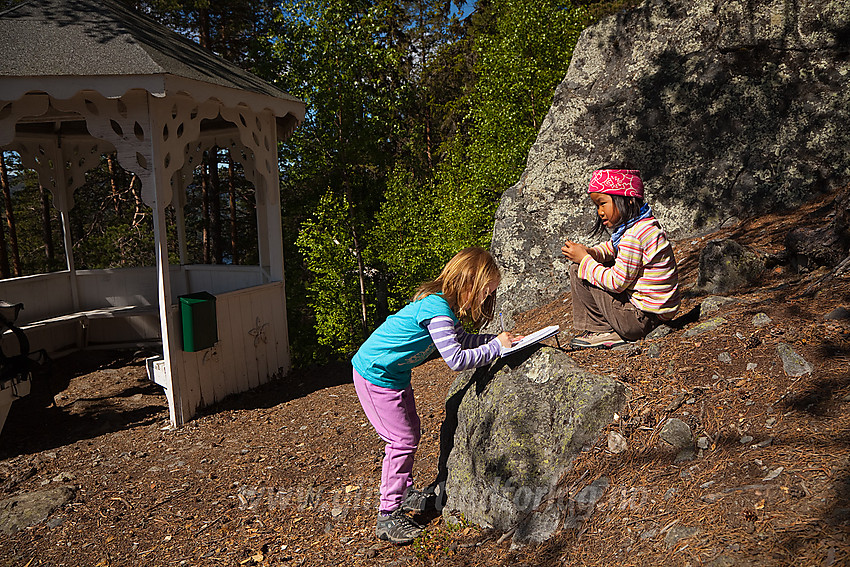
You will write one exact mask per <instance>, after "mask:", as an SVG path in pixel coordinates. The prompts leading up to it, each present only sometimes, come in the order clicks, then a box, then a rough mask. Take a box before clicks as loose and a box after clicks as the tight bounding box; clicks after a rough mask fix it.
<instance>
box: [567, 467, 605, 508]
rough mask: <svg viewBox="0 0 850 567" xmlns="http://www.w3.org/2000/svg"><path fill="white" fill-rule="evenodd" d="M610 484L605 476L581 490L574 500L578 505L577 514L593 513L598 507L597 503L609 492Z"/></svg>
mask: <svg viewBox="0 0 850 567" xmlns="http://www.w3.org/2000/svg"><path fill="white" fill-rule="evenodd" d="M610 484H611V481H610V480H609V479H608V477H604V476H603V477H600V478H598V479H596V480H594V481H593V482H591V483H590V484H588V485H587V486H585V487H584V488H582V489H581V490H579V492H578V494H576V497H575V498H574V499H573V501H574V502H575V504H576V512H577V513H579V514H585V513H587V512H590V511H592V510H593V508H594V507H596V503H597V502H599V499H600V498H602V495H603V494H605V491H606V490H608V486H609V485H610Z"/></svg>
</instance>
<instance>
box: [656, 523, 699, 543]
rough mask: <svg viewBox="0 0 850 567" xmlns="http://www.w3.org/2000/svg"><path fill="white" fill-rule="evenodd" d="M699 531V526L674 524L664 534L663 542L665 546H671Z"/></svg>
mask: <svg viewBox="0 0 850 567" xmlns="http://www.w3.org/2000/svg"><path fill="white" fill-rule="evenodd" d="M698 533H699V528H692V527H690V526H683V525H676V526H673V527H672V528H670V530H669V531H668V532H667V535H665V536H664V544H665V545H666V546H667V548H668V549H669V548H671V547H673V546H674V545H676V544H677V543H679V542H680V541H682V540H683V539H686V538H689V537H693V536H695V535H697V534H698Z"/></svg>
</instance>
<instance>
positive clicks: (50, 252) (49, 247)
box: [38, 183, 56, 272]
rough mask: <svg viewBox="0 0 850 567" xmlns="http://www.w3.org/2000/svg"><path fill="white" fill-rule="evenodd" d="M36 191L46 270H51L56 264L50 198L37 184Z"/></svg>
mask: <svg viewBox="0 0 850 567" xmlns="http://www.w3.org/2000/svg"><path fill="white" fill-rule="evenodd" d="M38 193H39V196H40V197H41V234H42V236H43V239H44V252H45V255H46V256H47V271H48V272H52V271H53V268H54V267H55V266H56V251H55V249H54V247H53V222H52V217H51V215H50V199H48V198H47V190H46V189H45V188H44V186H42V184H41V183H39V184H38Z"/></svg>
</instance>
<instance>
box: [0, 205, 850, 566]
mask: <svg viewBox="0 0 850 567" xmlns="http://www.w3.org/2000/svg"><path fill="white" fill-rule="evenodd" d="M829 198H830V197H825V198H824V199H823V200H821V201H820V202H818V203H812V204H811V205H810V206H807V207H805V208H802V209H801V210H799V211H795V212H793V213H790V214H787V215H774V216H770V217H764V218H759V219H753V220H751V221H747V222H744V223H742V224H741V225H740V226H738V227H735V228H734V229H730V230H729V231H725V232H723V233H716V234H712V235H706V236H704V237H702V238H699V239H693V240H689V241H686V242H678V243H677V244H676V253H677V257H678V258H679V261H680V264H681V267H682V271H683V276H684V279H685V282H686V284H692V283H693V282H694V281H695V279H696V269H697V259H698V254H699V250H700V249H701V246H702V244H703V243H704V242H705V241H707V240H708V239H711V238H715V237H718V236H733V237H734V238H736V239H737V240H739V241H740V242H742V243H745V244H751V245H753V246H755V247H757V248H758V249H759V250H760V251H762V252H778V251H779V250H781V249H782V239H783V237H784V234H785V233H786V232H787V231H788V230H789V229H790V228H791V227H794V226H801V225H806V224H811V225H818V224H819V223H821V222H823V219H822V218H821V217H820V213H819V212H818V211H820V210H822V209H819V207H820V206H822V205H823V204H824V203H825V202H828V199H829ZM821 275H823V273H813V274H808V275H806V276H800V275H795V274H790V273H787V272H786V271H785V270H784V269H782V268H777V269H775V270H773V271H771V272H770V273H769V274H767V275H766V276H765V277H764V278H763V280H762V281H761V282H760V283H759V285H758V286H757V287H754V288H751V289H744V290H739V291H738V292H736V293H735V294H733V295H731V296H730V297H731V298H733V299H734V300H735V302H734V303H729V304H726V305H723V306H721V307H720V308H719V310H717V311H715V312H714V313H711V314H710V315H707V316H706V315H704V316H703V318H702V321H705V320H707V319H709V318H711V317H717V316H721V317H722V318H723V319H725V321H726V323H725V324H723V325H722V326H720V327H719V328H717V329H715V330H711V331H708V332H705V333H703V334H699V335H694V336H689V337H687V336H685V335H686V332H687V330H688V329H689V328H692V327H693V326H691V327H688V328H686V329H684V330H679V331H675V332H673V333H671V334H669V335H667V336H665V337H661V338H658V339H654V340H652V341H644V342H642V343H639V344H637V345H631V346H629V347H627V348H623V349H620V350H614V351H593V352H575V353H573V354H574V358H575V359H576V361H577V362H578V363H580V364H582V365H586V366H588V367H591V368H593V369H594V370H596V371H598V372H600V373H604V374H610V375H613V376H616V377H617V378H618V379H620V380H622V381H623V382H625V383H626V384H627V385H628V387H629V389H630V402H629V407H628V411H626V412H624V415H623V416H620V418H619V420H618V421H616V422H614V423H612V424H611V426H610V430H611V431H616V432H618V433H620V434H622V435H623V436H624V438H625V439H626V440H627V441H628V444H629V448H628V450H627V451H625V452H623V453H619V454H613V453H611V452H610V451H608V450H607V432H606V435H603V436H602V438H601V439H600V440H599V442H598V443H597V444H596V446H594V447H593V448H590V449H589V450H588V451H586V452H585V453H583V454H582V455H581V456H580V457H579V458H578V459H577V461H576V463H575V466H574V468H573V470H572V471H571V472H570V473H569V475H568V476H567V477H566V478H565V479H563V486H564V487H565V488H566V489H569V494H570V495H575V494H576V492H578V491H579V490H580V489H581V488H583V487H584V486H586V485H588V484H589V483H590V482H592V481H594V480H596V479H599V478H601V477H606V478H607V479H608V480H609V488H608V490H607V491H606V493H605V494H604V495H603V497H602V499H601V500H600V501H599V503H598V506H597V507H596V510H595V511H594V512H593V513H592V514H590V515H589V517H587V518H583V519H581V520H580V521H578V522H577V523H576V527H575V528H571V529H568V530H564V531H562V532H561V533H560V534H559V535H558V536H557V537H555V538H554V539H552V540H551V541H549V542H547V543H545V544H541V545H537V546H526V547H523V548H517V549H512V547H511V543H510V539H509V538H504V537H503V534H501V533H493V532H489V531H487V530H481V529H478V528H476V527H474V526H467V527H464V528H462V529H456V530H449V529H448V528H446V526H445V525H444V524H443V522H442V520H441V519H440V518H439V517H425V518H422V521H423V522H427V523H428V528H429V530H428V535H427V536H426V537H424V538H423V539H422V541H420V542H417V543H416V544H414V545H412V546H407V547H394V546H390V545H386V544H382V543H379V542H377V541H376V540H375V539H374V535H373V534H374V514H375V506H376V504H377V483H378V479H379V476H380V463H381V459H382V455H383V449H382V447H383V445H382V442H381V441H380V439H378V437H377V435H376V434H375V433H374V431H373V430H372V428H371V427H370V426H369V425H368V423H367V422H366V419H365V416H364V415H363V413H362V411H361V409H360V407H359V404H358V402H357V398H356V395H355V393H354V389H353V387H352V386H351V384H350V383H349V380H350V375H349V368H348V367H347V366H346V365H333V366H328V367H321V368H312V369H307V370H302V371H297V372H293V373H292V374H291V375H290V376H289V377H287V378H286V379H284V380H282V381H279V382H276V383H273V384H270V385H268V386H266V387H263V388H261V389H260V390H258V391H254V392H251V393H249V394H246V395H243V396H240V397H238V398H235V399H232V400H229V401H228V402H227V403H223V404H221V405H219V406H217V407H215V408H212V409H210V410H208V411H207V412H206V413H205V415H203V416H201V417H200V418H198V419H196V420H195V421H193V422H191V423H190V424H188V425H187V426H185V427H183V428H181V429H177V430H173V429H171V428H169V427H168V419H167V411H166V409H165V399H164V396H163V394H162V392H161V390H160V389H159V388H158V387H157V386H155V385H153V384H151V383H150V382H148V381H147V379H146V376H145V370H144V364H143V362H144V356H145V354H146V353H115V352H109V353H106V352H98V351H93V352H87V353H80V354H77V355H74V356H72V357H68V358H65V359H62V360H61V361H59V364H57V366H56V368H55V372H54V374H53V376H52V377H51V378H50V383H51V386H52V388H53V393H56V398H55V399H56V403H57V405H56V407H49V401H50V398H51V393H48V392H47V389H46V387H44V386H46V384H45V383H44V381H43V382H42V384H41V385H42V386H43V387H42V388H40V390H41V393H38V392H36V393H34V394H33V395H31V396H29V397H27V398H25V399H23V400H20V401H18V402H16V403H15V404H14V405H13V408H12V413H11V415H10V417H9V420H8V421H7V424H6V427H5V429H4V430H3V432H2V435H0V458H1V459H2V460H0V499H5V498H10V497H13V496H20V495H23V494H28V493H32V492H36V491H42V490H47V489H50V488H55V487H58V486H65V485H67V486H72V487H74V489H75V496H74V498H73V500H72V501H71V502H70V503H67V504H64V505H62V506H60V507H59V508H58V509H57V510H55V511H53V512H52V513H50V514H49V515H48V516H47V518H46V519H45V520H44V521H41V522H39V523H36V524H35V525H33V526H31V527H29V528H25V529H23V530H21V531H18V532H16V533H13V534H11V535H9V534H0V566H2V565H6V564H8V565H27V566H35V565H62V564H65V565H98V566H107V565H452V566H461V565H465V566H485V565H486V566H488V567H491V566H493V565H559V564H564V565H659V564H660V565H667V564H669V565H694V566H695V565H714V566H726V565H792V564H793V565H846V564H848V563H850V540H848V532H850V530H848V527H850V524H849V522H850V460H848V456H850V447H848V443H850V417H848V414H850V411H848V410H850V369H849V368H848V360H850V340H848V339H850V320H847V319H843V320H825V319H824V318H823V316H824V315H825V314H827V313H829V312H831V311H832V310H833V309H835V308H836V307H839V306H850V279H849V278H847V277H843V278H837V279H835V280H833V281H832V282H831V283H829V284H828V285H827V286H826V287H824V288H823V289H822V290H821V291H820V292H819V293H817V294H816V295H815V296H814V297H807V298H802V297H797V294H798V293H799V292H800V291H801V290H803V289H805V287H806V286H807V285H808V284H809V283H811V282H812V281H814V280H816V279H817V278H818V277H820V276H821ZM704 299H705V298H704V297H693V296H692V297H688V298H687V299H686V301H685V304H684V306H683V307H684V309H685V310H687V309H689V308H691V307H693V306H695V305H697V304H699V303H700V302H702V301H703V300H704ZM570 313H571V305H570V301H569V295H568V294H566V295H565V296H564V297H563V298H561V299H559V300H557V301H555V302H553V303H552V304H550V305H548V306H545V307H542V308H540V309H537V310H535V311H534V312H530V313H526V314H525V315H524V316H523V317H522V318H521V319H520V322H519V324H520V327H519V330H520V331H529V330H533V329H536V328H539V327H541V326H543V325H548V324H556V323H557V324H560V325H561V326H562V328H564V329H569V327H570ZM758 313H764V314H766V315H767V316H768V317H769V318H770V319H771V322H770V323H769V324H767V325H766V326H762V327H759V326H756V325H755V324H754V322H753V319H754V317H755V316H756V314H758ZM780 343H784V344H787V345H789V346H790V347H791V348H793V349H794V351H796V352H797V353H798V354H800V355H801V356H802V357H803V358H805V360H806V361H808V362H809V363H811V365H812V367H813V371H812V372H811V373H810V374H805V375H803V376H800V377H794V376H789V375H787V374H786V372H785V371H784V370H783V366H782V363H781V361H780V359H779V357H778V355H777V347H778V345H779V344H780ZM453 378H454V375H453V373H452V372H451V371H449V370H448V369H447V368H446V367H445V365H444V364H443V363H442V362H440V361H434V362H430V363H428V364H426V365H424V366H422V367H420V368H419V369H418V370H417V371H416V372H415V374H414V388H415V390H416V393H417V404H418V407H419V412H420V414H421V416H422V425H423V429H424V431H425V434H424V435H423V438H422V444H421V448H420V450H419V454H418V458H417V463H416V469H415V471H416V474H417V478H418V481H419V483H420V484H424V483H427V482H429V481H430V480H431V479H432V478H433V476H434V474H435V473H436V461H437V456H438V455H437V452H438V433H439V426H440V423H441V420H442V415H443V411H444V408H443V402H444V397H445V393H446V391H447V389H448V387H449V385H450V383H451V381H452V380H453ZM668 417H677V418H679V419H681V420H683V421H685V422H686V423H688V424H689V425H690V427H691V429H692V430H693V432H694V434H695V436H696V437H697V438H700V437H703V438H705V439H704V440H703V441H702V444H703V445H704V446H705V448H704V449H702V450H701V451H699V452H698V453H697V454H696V455H694V458H693V460H685V461H677V460H676V453H675V452H673V451H670V450H669V449H666V448H665V447H664V446H663V445H662V444H661V442H660V441H659V437H658V434H659V430H660V426H661V424H663V423H664V421H665V420H666V419H667V418H668ZM568 502H569V501H568V500H567V503H568ZM2 510H3V504H0V511H2Z"/></svg>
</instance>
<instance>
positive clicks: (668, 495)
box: [663, 486, 678, 500]
mask: <svg viewBox="0 0 850 567" xmlns="http://www.w3.org/2000/svg"><path fill="white" fill-rule="evenodd" d="M676 492H678V490H676V488H675V487H672V486H671V487H670V488H668V489H667V492H665V493H664V496H663V498H664V500H670V499H671V498H673V497H674V496H675V495H676Z"/></svg>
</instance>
